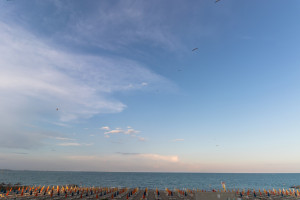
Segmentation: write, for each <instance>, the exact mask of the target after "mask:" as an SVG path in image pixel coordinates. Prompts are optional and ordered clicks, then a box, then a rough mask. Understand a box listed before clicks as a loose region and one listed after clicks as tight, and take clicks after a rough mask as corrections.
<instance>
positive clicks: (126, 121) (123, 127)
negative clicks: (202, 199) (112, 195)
mask: <svg viewBox="0 0 300 200" xmlns="http://www.w3.org/2000/svg"><path fill="white" fill-rule="evenodd" d="M299 8H300V2H299V1H297V0H290V1H287V2H284V3H283V1H279V0H272V1H271V0H265V1H261V0H251V1H250V0H239V1H237V0H235V1H234V0H221V1H219V2H218V3H215V2H214V1H212V0H205V1H188V2H187V1H151V2H150V1H92V0H87V1H58V0H57V1H55V0H48V1H33V0H30V1H18V0H12V1H1V2H0V9H1V12H0V53H1V54H0V55H1V59H0V109H1V112H0V127H1V130H0V136H1V140H0V168H9V169H32V170H81V171H163V172H299V169H300V161H299V159H297V157H298V152H299V145H298V141H299V139H300V136H299V131H300V128H299V120H300V115H299V113H300V106H299V102H300V95H299V94H300V93H299V92H300V91H299V90H300V87H299V84H300V79H299V75H300V67H299V66H300V60H299V55H298V54H299V52H300V47H299V45H298V44H299V42H300V40H299V35H300V28H299V26H298V24H299V19H300V14H299ZM194 48H198V49H197V50H196V51H192V49H194ZM56 108H58V111H57V110H56Z"/></svg>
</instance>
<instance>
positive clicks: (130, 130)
mask: <svg viewBox="0 0 300 200" xmlns="http://www.w3.org/2000/svg"><path fill="white" fill-rule="evenodd" d="M101 129H102V130H109V131H106V132H104V135H112V134H119V133H122V134H125V135H131V136H135V135H136V134H139V133H140V131H138V130H135V129H133V128H132V127H131V126H128V127H127V130H123V129H122V128H115V129H113V130H110V129H107V128H106V126H105V127H104V128H103V127H102V128H101ZM107 138H108V137H107Z"/></svg>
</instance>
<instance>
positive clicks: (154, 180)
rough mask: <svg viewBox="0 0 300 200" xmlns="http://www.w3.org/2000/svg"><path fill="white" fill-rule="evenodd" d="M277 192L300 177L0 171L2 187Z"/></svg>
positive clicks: (251, 174) (289, 174) (293, 174)
mask: <svg viewBox="0 0 300 200" xmlns="http://www.w3.org/2000/svg"><path fill="white" fill-rule="evenodd" d="M221 182H225V184H226V188H228V189H273V188H275V189H278V188H281V189H282V188H285V189H286V188H290V187H291V186H295V185H300V174H299V173H274V174H273V173H152V172H149V173H148V172H147V173H144V172H66V171H14V170H0V183H5V184H8V183H11V184H16V183H20V184H21V185H36V186H37V185H40V186H42V185H54V186H55V185H70V184H75V185H78V186H84V187H91V186H95V187H128V188H135V187H139V188H146V187H147V188H149V189H155V188H158V189H165V188H169V189H174V188H178V189H186V188H188V189H203V190H212V189H221V188H222V185H221Z"/></svg>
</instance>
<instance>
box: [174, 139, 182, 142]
mask: <svg viewBox="0 0 300 200" xmlns="http://www.w3.org/2000/svg"><path fill="white" fill-rule="evenodd" d="M172 141H173V142H180V141H184V139H175V140H172Z"/></svg>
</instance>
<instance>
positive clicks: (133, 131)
mask: <svg viewBox="0 0 300 200" xmlns="http://www.w3.org/2000/svg"><path fill="white" fill-rule="evenodd" d="M139 132H140V131H137V130H134V129H133V128H130V129H127V131H125V132H124V134H126V135H135V134H138V133H139Z"/></svg>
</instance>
